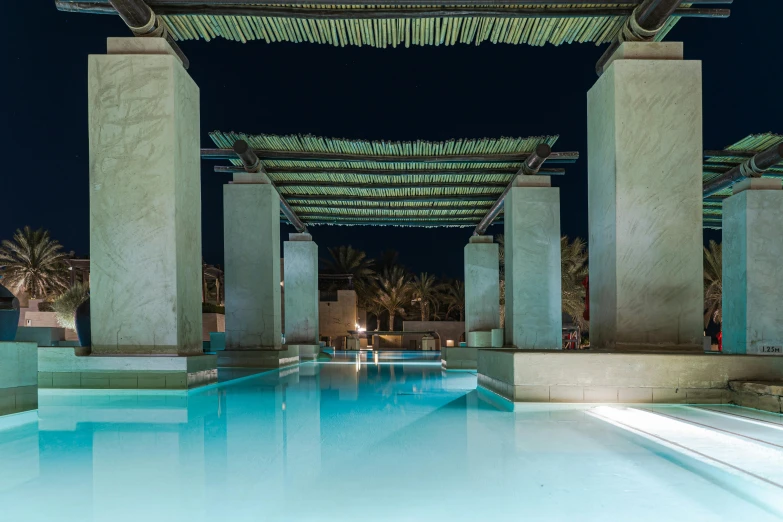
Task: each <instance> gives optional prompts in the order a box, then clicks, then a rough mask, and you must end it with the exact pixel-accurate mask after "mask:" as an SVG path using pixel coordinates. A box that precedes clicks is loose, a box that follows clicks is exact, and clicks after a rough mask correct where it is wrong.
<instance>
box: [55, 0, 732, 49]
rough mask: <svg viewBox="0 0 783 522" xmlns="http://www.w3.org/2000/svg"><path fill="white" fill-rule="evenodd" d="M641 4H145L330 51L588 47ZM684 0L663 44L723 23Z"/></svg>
mask: <svg viewBox="0 0 783 522" xmlns="http://www.w3.org/2000/svg"><path fill="white" fill-rule="evenodd" d="M640 2H641V0H605V1H604V2H598V3H590V0H529V1H528V2H526V3H525V2H522V3H509V2H505V1H502V0H473V1H472V2H470V1H469V2H467V3H463V2H459V1H458V0H440V1H431V0H388V1H386V2H383V1H382V0H381V1H376V0H353V1H351V0H345V1H343V2H342V3H341V2H337V3H335V2H334V0H301V1H297V0H289V1H288V2H286V3H275V2H274V1H273V0H193V1H188V0H150V1H148V2H147V4H148V5H149V6H150V7H151V8H152V9H153V10H154V11H155V12H156V13H157V14H158V15H160V16H161V18H162V19H163V22H164V23H165V25H166V26H167V27H168V29H169V30H170V32H171V34H172V35H173V36H174V38H175V39H176V40H198V39H203V40H206V41H210V40H213V39H215V38H225V39H227V40H233V41H238V42H242V43H246V42H248V41H252V40H262V41H265V42H280V41H283V42H310V43H321V44H329V45H334V46H345V45H357V46H362V45H369V46H373V47H397V46H403V45H404V46H405V47H409V46H411V45H454V44H456V43H466V44H475V45H479V44H481V43H483V42H492V43H510V44H528V45H536V46H542V45H545V44H547V43H549V44H553V45H561V44H564V43H574V42H577V43H584V42H593V43H595V44H597V45H600V44H603V43H608V42H612V41H614V40H615V39H616V37H617V34H618V33H619V31H620V30H621V28H622V26H623V24H625V22H626V20H627V19H628V17H629V16H630V14H631V12H632V11H633V9H634V7H635V6H636V5H638V4H639V3H640ZM705 3H714V4H725V3H727V0H692V1H691V2H687V3H683V4H682V6H681V8H680V9H678V10H677V11H676V12H675V15H674V16H672V17H671V18H670V19H669V20H668V21H667V22H666V25H665V27H664V28H663V29H662V30H661V31H660V32H659V33H658V34H657V35H656V39H657V40H661V39H663V38H664V37H665V36H666V34H667V33H668V32H669V31H670V30H671V28H672V27H674V25H675V24H676V23H677V22H678V21H679V19H680V18H682V17H690V16H693V17H709V18H723V17H727V16H728V14H729V13H728V11H727V10H724V9H701V8H699V7H693V4H705ZM56 5H57V7H58V9H60V10H63V11H78V12H87V13H96V14H116V12H115V11H114V9H113V8H112V6H111V5H110V4H109V0H88V1H83V0H56Z"/></svg>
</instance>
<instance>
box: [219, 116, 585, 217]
mask: <svg viewBox="0 0 783 522" xmlns="http://www.w3.org/2000/svg"><path fill="white" fill-rule="evenodd" d="M210 137H211V138H212V141H213V142H214V143H215V145H216V146H218V147H220V150H230V148H231V147H233V144H234V142H236V141H238V140H244V141H245V142H247V144H248V146H249V147H251V148H252V149H253V150H254V151H255V152H256V153H257V154H258V157H259V158H260V161H261V163H262V165H263V167H264V170H265V172H266V174H267V176H269V179H270V180H271V181H272V182H273V183H274V184H275V186H276V188H277V190H278V191H279V193H280V195H281V197H282V198H284V200H285V201H286V202H287V203H288V205H289V206H290V207H291V208H292V209H294V211H295V212H296V214H297V216H299V218H300V219H302V220H303V222H305V223H306V224H307V225H308V226H310V225H318V224H343V225H368V224H374V225H384V224H385V225H391V226H465V227H468V226H475V225H476V224H477V223H478V221H479V220H480V219H481V218H482V217H483V216H484V215H485V214H486V211H487V208H488V207H489V206H490V205H491V204H492V203H493V202H494V201H496V200H497V198H498V197H499V196H500V194H502V192H503V191H504V189H505V188H506V187H507V185H508V183H509V182H510V181H511V180H512V179H513V177H514V176H516V175H517V172H518V171H519V168H520V165H521V162H522V161H524V158H527V157H528V156H529V155H530V154H531V153H533V152H534V151H535V149H536V147H537V146H538V145H540V144H547V145H549V146H550V147H551V146H552V145H554V144H555V142H556V141H557V139H558V137H557V136H533V137H527V138H497V139H488V138H484V139H458V140H448V141H441V142H431V141H423V140H418V141H413V142H394V141H368V140H349V139H332V138H322V137H317V136H304V135H290V136H279V135H264V134H261V135H249V134H243V133H235V132H221V131H215V132H212V133H210ZM269 151H276V154H275V155H272V157H268V156H269ZM561 154H562V157H564V158H571V159H575V158H576V157H578V154H576V153H561ZM292 156H293V158H292ZM225 157H226V159H230V161H231V163H232V165H230V166H223V167H220V168H219V169H216V170H220V171H221V172H237V171H241V169H242V167H240V165H239V164H241V160H239V159H237V157H236V155H234V158H233V159H232V158H231V156H229V155H226V156H225ZM355 157H363V158H369V160H367V161H359V162H357V161H356V160H350V158H355ZM323 158H328V159H323ZM345 158H349V159H345ZM397 158H399V161H397V160H396V159H397ZM441 158H442V159H443V161H441ZM497 158H500V161H489V159H497ZM508 158H513V159H514V161H510V160H508ZM381 160H382V161H381ZM541 173H542V174H547V173H551V174H562V173H563V171H562V169H542V171H541Z"/></svg>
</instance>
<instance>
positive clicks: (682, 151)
mask: <svg viewBox="0 0 783 522" xmlns="http://www.w3.org/2000/svg"><path fill="white" fill-rule="evenodd" d="M627 45H628V44H624V46H626V47H627ZM636 45H637V46H639V45H641V46H644V45H647V46H659V45H660V44H651V43H645V44H636ZM650 49H651V50H655V49H656V48H654V47H650ZM621 54H622V49H621ZM672 58H673V59H666V60H646V59H627V58H623V59H615V61H614V62H613V63H612V65H611V66H610V67H609V68H608V69H607V70H606V72H604V74H603V75H602V76H601V78H600V79H599V80H598V82H596V84H595V85H594V86H593V88H592V89H591V90H590V92H589V93H588V96H587V101H588V202H589V219H590V223H589V230H590V239H589V244H590V319H591V322H590V340H591V343H592V345H593V346H595V347H598V348H602V349H633V348H650V347H653V348H655V347H667V348H681V349H691V350H701V346H702V340H701V337H702V335H703V328H704V325H703V323H702V321H703V318H702V311H703V304H704V303H703V281H702V250H701V249H702V172H701V167H702V152H703V148H702V85H701V84H702V80H701V62H698V61H683V60H678V59H676V53H674V55H673V56H672Z"/></svg>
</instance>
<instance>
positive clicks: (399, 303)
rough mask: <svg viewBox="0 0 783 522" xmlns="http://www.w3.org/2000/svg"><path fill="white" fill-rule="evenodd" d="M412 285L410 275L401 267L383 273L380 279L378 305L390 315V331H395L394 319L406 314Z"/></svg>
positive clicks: (393, 267) (388, 269) (394, 267)
mask: <svg viewBox="0 0 783 522" xmlns="http://www.w3.org/2000/svg"><path fill="white" fill-rule="evenodd" d="M411 290H412V288H411V284H410V280H409V276H408V274H407V273H406V272H405V270H404V269H403V268H402V267H401V266H392V267H391V268H387V269H386V270H384V271H383V273H382V274H381V276H380V277H379V278H378V295H377V296H376V300H377V302H378V305H379V306H380V307H382V308H383V309H384V310H385V311H386V312H387V313H388V314H389V331H391V332H393V331H394V317H395V316H396V315H397V314H398V313H400V314H404V313H405V305H406V304H407V303H408V302H410V298H411Z"/></svg>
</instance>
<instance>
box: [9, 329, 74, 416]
mask: <svg viewBox="0 0 783 522" xmlns="http://www.w3.org/2000/svg"><path fill="white" fill-rule="evenodd" d="M71 351H73V350H71ZM37 367H38V346H37V345H36V344H35V343H34V342H14V341H3V342H0V415H8V414H9V413H21V412H23V411H29V410H34V409H36V408H38V386H37V384H36V372H37Z"/></svg>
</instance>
